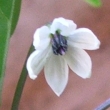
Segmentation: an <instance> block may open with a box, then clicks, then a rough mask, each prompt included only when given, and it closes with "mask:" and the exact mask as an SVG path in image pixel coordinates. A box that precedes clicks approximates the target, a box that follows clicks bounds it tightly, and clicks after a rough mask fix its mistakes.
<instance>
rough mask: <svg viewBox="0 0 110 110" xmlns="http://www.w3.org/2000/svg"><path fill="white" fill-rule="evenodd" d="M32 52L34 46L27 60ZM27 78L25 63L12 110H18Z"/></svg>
mask: <svg viewBox="0 0 110 110" xmlns="http://www.w3.org/2000/svg"><path fill="white" fill-rule="evenodd" d="M32 51H33V46H31V47H30V50H29V52H28V55H27V58H28V57H29V55H30V53H32ZM27 58H26V59H27ZM26 78H27V69H26V61H25V63H24V66H23V70H22V72H21V75H20V78H19V81H18V84H17V87H16V91H15V94H14V99H13V103H12V107H11V110H18V107H19V102H20V99H21V95H22V91H23V88H24V85H25V82H26Z"/></svg>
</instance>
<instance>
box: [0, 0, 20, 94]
mask: <svg viewBox="0 0 110 110" xmlns="http://www.w3.org/2000/svg"><path fill="white" fill-rule="evenodd" d="M20 6H21V0H0V96H1V92H2V85H3V79H4V73H5V66H6V58H7V51H8V44H9V40H10V37H11V35H12V33H13V32H14V29H15V27H16V24H17V21H18V17H19V12H20Z"/></svg>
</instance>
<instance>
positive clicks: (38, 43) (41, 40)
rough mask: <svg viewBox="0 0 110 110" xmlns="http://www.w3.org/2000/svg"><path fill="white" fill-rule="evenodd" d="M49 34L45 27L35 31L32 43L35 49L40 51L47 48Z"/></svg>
mask: <svg viewBox="0 0 110 110" xmlns="http://www.w3.org/2000/svg"><path fill="white" fill-rule="evenodd" d="M49 34H50V31H49V28H48V27H47V26H42V27H41V28H38V29H37V30H36V32H35V34H34V41H33V45H34V47H35V49H38V50H41V49H45V48H47V46H48V45H49V43H50V37H49Z"/></svg>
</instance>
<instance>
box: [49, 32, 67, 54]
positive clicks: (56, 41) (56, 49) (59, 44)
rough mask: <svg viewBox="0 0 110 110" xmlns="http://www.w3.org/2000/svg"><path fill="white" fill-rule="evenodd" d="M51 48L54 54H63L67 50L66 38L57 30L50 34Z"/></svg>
mask: <svg viewBox="0 0 110 110" xmlns="http://www.w3.org/2000/svg"><path fill="white" fill-rule="evenodd" d="M51 42H52V50H53V53H54V54H55V55H59V54H60V55H64V54H65V52H66V51H67V47H68V45H67V40H66V38H65V36H62V35H61V34H60V33H59V32H58V31H56V33H55V34H52V40H51Z"/></svg>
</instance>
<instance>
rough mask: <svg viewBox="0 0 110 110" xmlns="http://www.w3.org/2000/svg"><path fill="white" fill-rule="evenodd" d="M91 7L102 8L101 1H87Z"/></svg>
mask: <svg viewBox="0 0 110 110" xmlns="http://www.w3.org/2000/svg"><path fill="white" fill-rule="evenodd" d="M85 1H86V2H87V3H88V4H89V5H91V6H93V7H100V6H102V2H101V0H85Z"/></svg>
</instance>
